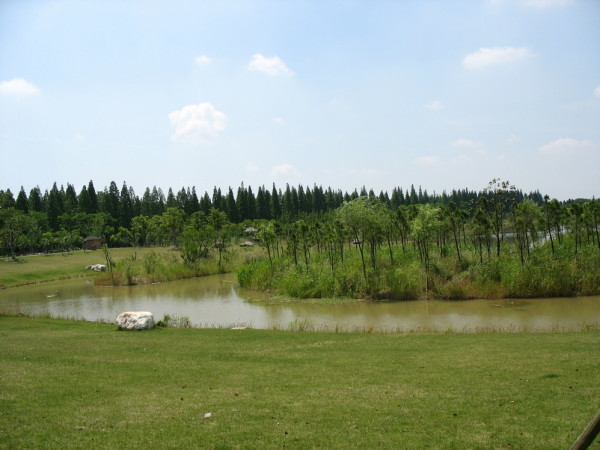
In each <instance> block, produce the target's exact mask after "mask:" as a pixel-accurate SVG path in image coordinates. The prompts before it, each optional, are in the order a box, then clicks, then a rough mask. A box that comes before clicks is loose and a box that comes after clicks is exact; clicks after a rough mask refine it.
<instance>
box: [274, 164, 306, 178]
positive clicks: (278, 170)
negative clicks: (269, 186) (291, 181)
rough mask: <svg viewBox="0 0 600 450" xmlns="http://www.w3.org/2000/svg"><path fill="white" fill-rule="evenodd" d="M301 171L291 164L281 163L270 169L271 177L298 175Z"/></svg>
mask: <svg viewBox="0 0 600 450" xmlns="http://www.w3.org/2000/svg"><path fill="white" fill-rule="evenodd" d="M300 175H301V173H300V171H299V170H298V169H296V168H295V167H294V166H292V165H291V164H281V165H279V166H275V167H273V168H272V169H271V176H273V177H281V176H294V177H298V176H300Z"/></svg>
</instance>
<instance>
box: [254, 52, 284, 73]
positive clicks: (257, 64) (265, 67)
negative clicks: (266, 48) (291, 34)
mask: <svg viewBox="0 0 600 450" xmlns="http://www.w3.org/2000/svg"><path fill="white" fill-rule="evenodd" d="M248 70H256V71H257V72H263V73H266V74H268V75H271V76H275V75H280V74H283V75H293V74H294V72H292V71H291V70H290V69H289V68H288V66H286V65H285V63H284V62H283V61H282V60H281V59H279V58H278V57H277V56H274V57H272V58H267V57H265V56H263V55H261V54H259V53H256V54H255V55H252V60H251V61H250V63H249V64H248Z"/></svg>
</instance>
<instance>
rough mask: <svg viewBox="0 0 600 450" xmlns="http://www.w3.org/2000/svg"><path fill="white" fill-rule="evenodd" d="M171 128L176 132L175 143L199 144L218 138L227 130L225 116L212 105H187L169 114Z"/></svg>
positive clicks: (172, 137)
mask: <svg viewBox="0 0 600 450" xmlns="http://www.w3.org/2000/svg"><path fill="white" fill-rule="evenodd" d="M169 120H170V122H171V126H172V127H174V128H175V132H174V133H173V135H172V136H171V139H172V140H174V141H181V142H188V143H199V142H203V141H206V140H208V139H211V138H214V137H216V136H217V135H218V134H219V133H221V132H222V131H223V130H225V122H226V120H227V118H226V117H225V114H223V113H222V112H221V111H217V109H216V108H215V107H214V106H213V105H212V104H211V103H199V104H197V105H187V106H184V107H183V108H181V109H178V110H176V111H173V112H172V113H170V114H169Z"/></svg>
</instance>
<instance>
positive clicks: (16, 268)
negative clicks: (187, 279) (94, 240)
mask: <svg viewBox="0 0 600 450" xmlns="http://www.w3.org/2000/svg"><path fill="white" fill-rule="evenodd" d="M110 253H111V255H112V257H113V259H115V261H121V260H126V259H131V258H132V257H133V255H136V258H138V259H140V260H141V259H143V258H145V257H147V256H148V255H150V254H152V253H155V254H159V255H169V254H172V253H174V252H173V251H172V250H170V249H168V248H165V247H157V248H115V249H110ZM93 264H106V259H105V258H104V254H103V253H102V251H101V250H97V251H83V250H81V251H74V252H69V253H52V254H48V255H30V256H20V257H19V258H18V260H17V261H13V260H11V259H10V258H2V259H0V288H2V287H12V286H19V285H23V284H29V283H38V282H43V281H50V280H57V279H61V278H74V277H79V276H95V275H97V273H95V272H92V271H90V270H86V269H85V267H86V266H89V265H93Z"/></svg>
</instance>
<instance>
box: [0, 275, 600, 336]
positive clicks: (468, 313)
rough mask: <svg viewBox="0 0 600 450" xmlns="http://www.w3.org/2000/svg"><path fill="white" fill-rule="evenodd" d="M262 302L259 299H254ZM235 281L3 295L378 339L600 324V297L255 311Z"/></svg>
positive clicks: (68, 307)
mask: <svg viewBox="0 0 600 450" xmlns="http://www.w3.org/2000/svg"><path fill="white" fill-rule="evenodd" d="M254 295H255V294H254ZM246 298H249V295H247V293H245V292H244V291H243V290H241V289H238V288H237V284H236V282H235V276H234V275H227V274H226V275H218V276H211V277H205V278H198V279H192V280H183V281H177V282H170V283H162V284H156V285H146V286H133V287H117V288H112V287H96V286H94V284H93V283H92V281H91V280H86V279H77V280H68V281H64V282H63V281H61V282H53V283H44V284H39V285H33V286H25V287H20V288H12V289H6V290H4V291H0V310H2V311H6V312H12V313H24V314H36V315H37V314H50V315H52V316H57V317H65V318H75V319H85V320H104V321H113V320H114V319H115V317H116V316H117V315H118V314H119V313H121V312H123V311H151V312H152V313H153V314H154V315H155V317H156V318H157V319H160V318H162V317H163V316H164V315H165V314H170V315H172V316H186V317H189V318H190V320H191V322H192V323H193V324H195V325H197V326H225V327H228V326H235V325H237V326H239V325H245V326H251V327H254V328H273V327H279V328H288V327H289V326H290V324H292V323H296V324H297V323H303V324H304V325H305V327H308V328H313V329H328V330H333V329H339V330H347V331H352V330H354V329H368V328H372V329H374V330H375V331H396V330H397V331H419V330H432V331H445V330H454V331H477V330H485V329H495V330H506V331H511V330H515V331H516V330H532V331H541V330H554V329H581V328H583V327H585V326H586V324H587V325H596V326H597V325H598V324H600V296H594V297H577V298H566V299H564V298H563V299H556V298H554V299H528V300H468V301H459V302H446V301H409V302H397V303H375V302H373V303H371V302H363V303H350V304H319V303H315V304H313V303H276V304H269V303H262V302H261V303H253V302H250V301H247V300H246Z"/></svg>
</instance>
